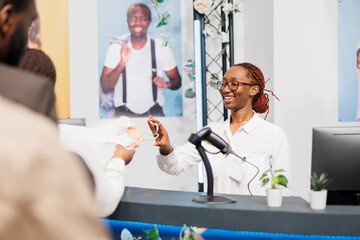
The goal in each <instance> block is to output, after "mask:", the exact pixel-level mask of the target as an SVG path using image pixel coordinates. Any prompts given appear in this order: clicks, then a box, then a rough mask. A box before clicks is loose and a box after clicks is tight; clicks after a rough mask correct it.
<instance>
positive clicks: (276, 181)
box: [271, 177, 280, 184]
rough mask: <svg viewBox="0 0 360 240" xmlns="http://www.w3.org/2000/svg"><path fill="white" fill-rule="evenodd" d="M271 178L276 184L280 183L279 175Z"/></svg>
mask: <svg viewBox="0 0 360 240" xmlns="http://www.w3.org/2000/svg"><path fill="white" fill-rule="evenodd" d="M271 180H272V181H273V183H276V184H279V183H280V181H279V177H273V178H272V179H271Z"/></svg>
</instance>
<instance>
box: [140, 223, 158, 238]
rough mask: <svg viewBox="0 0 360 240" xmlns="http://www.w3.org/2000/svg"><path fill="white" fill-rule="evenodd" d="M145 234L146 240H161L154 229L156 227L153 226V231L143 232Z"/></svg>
mask: <svg viewBox="0 0 360 240" xmlns="http://www.w3.org/2000/svg"><path fill="white" fill-rule="evenodd" d="M143 231H144V232H145V234H146V238H147V239H149V238H150V239H152V240H161V237H160V235H159V231H158V230H157V228H156V225H154V227H153V229H150V230H143Z"/></svg>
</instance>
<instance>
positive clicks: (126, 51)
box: [120, 44, 131, 65]
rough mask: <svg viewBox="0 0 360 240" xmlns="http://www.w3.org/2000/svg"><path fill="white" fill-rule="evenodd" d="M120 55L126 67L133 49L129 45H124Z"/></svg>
mask: <svg viewBox="0 0 360 240" xmlns="http://www.w3.org/2000/svg"><path fill="white" fill-rule="evenodd" d="M120 55H121V60H120V61H121V62H122V63H123V64H124V65H126V63H127V62H128V61H129V59H130V56H131V49H130V48H129V47H128V45H126V44H123V45H122V46H121V50H120Z"/></svg>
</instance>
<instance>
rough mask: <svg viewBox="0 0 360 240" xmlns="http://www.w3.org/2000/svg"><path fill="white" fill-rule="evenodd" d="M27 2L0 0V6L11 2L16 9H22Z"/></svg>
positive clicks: (25, 0) (23, 0) (27, 0)
mask: <svg viewBox="0 0 360 240" xmlns="http://www.w3.org/2000/svg"><path fill="white" fill-rule="evenodd" d="M29 2H30V1H29V0H0V8H3V7H4V6H5V5H7V4H12V5H13V6H14V9H15V10H16V11H22V10H24V9H25V8H26V7H27V6H28V4H29Z"/></svg>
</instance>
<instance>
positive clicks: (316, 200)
mask: <svg viewBox="0 0 360 240" xmlns="http://www.w3.org/2000/svg"><path fill="white" fill-rule="evenodd" d="M326 197H327V190H325V189H323V190H321V191H314V190H310V207H311V208H312V209H315V210H323V209H325V208H326Z"/></svg>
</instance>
